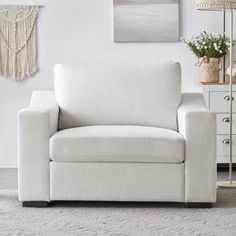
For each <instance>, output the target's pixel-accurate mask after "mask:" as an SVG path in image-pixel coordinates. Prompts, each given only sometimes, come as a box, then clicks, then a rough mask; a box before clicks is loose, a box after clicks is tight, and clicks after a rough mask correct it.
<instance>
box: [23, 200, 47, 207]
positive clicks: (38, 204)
mask: <svg viewBox="0 0 236 236" xmlns="http://www.w3.org/2000/svg"><path fill="white" fill-rule="evenodd" d="M48 206H50V202H47V201H25V202H22V207H48Z"/></svg>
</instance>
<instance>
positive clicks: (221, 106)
mask: <svg viewBox="0 0 236 236" xmlns="http://www.w3.org/2000/svg"><path fill="white" fill-rule="evenodd" d="M228 96H229V92H227V91H225V92H210V109H211V110H212V111H215V112H228V111H229V102H230V101H229V100H227V98H228ZM233 111H236V92H233Z"/></svg>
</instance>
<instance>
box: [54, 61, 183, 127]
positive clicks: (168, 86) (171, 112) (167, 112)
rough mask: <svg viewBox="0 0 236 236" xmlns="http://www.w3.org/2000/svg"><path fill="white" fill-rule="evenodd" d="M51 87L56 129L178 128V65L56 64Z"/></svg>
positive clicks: (179, 76)
mask: <svg viewBox="0 0 236 236" xmlns="http://www.w3.org/2000/svg"><path fill="white" fill-rule="evenodd" d="M54 83H55V94H56V100H57V103H58V105H59V107H60V117H59V127H60V129H67V128H72V127H79V126H90V125H143V126H154V127H159V128H168V129H172V130H177V121H176V120H177V109H178V106H179V104H180V101H181V69H180V65H179V63H174V62H168V63H163V64H160V63H153V62H152V63H125V62H82V63H79V64H57V65H55V68H54Z"/></svg>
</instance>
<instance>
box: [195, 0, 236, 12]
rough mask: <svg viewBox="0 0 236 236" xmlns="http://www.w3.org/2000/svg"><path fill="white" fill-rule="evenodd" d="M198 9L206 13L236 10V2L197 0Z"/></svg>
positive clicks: (228, 0)
mask: <svg viewBox="0 0 236 236" xmlns="http://www.w3.org/2000/svg"><path fill="white" fill-rule="evenodd" d="M196 8H197V9H198V10H206V11H221V10H227V9H228V10H230V9H236V0H197V1H196Z"/></svg>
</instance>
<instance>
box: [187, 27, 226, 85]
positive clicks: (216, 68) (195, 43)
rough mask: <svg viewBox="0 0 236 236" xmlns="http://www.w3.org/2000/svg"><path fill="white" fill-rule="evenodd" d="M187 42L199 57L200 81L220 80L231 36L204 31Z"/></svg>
mask: <svg viewBox="0 0 236 236" xmlns="http://www.w3.org/2000/svg"><path fill="white" fill-rule="evenodd" d="M186 44H187V45H188V47H189V48H190V50H191V51H192V52H193V53H194V54H195V55H196V56H197V58H198V63H196V65H198V66H199V80H200V82H202V83H212V82H219V79H220V70H221V69H222V62H221V58H222V57H223V56H225V55H226V54H227V53H228V51H229V46H230V43H229V38H228V37H226V36H225V35H220V34H219V35H213V34H208V33H206V32H205V31H204V32H202V33H201V34H200V35H199V36H197V37H195V38H192V39H191V40H187V41H186Z"/></svg>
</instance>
